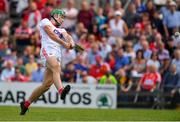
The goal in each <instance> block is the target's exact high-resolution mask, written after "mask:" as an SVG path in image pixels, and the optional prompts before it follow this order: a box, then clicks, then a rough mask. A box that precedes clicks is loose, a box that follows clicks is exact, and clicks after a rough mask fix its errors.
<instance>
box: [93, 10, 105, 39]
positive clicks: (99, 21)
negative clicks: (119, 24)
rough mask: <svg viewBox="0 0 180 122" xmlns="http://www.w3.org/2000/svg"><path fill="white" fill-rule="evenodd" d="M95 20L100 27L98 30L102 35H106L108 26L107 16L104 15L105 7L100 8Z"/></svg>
mask: <svg viewBox="0 0 180 122" xmlns="http://www.w3.org/2000/svg"><path fill="white" fill-rule="evenodd" d="M95 21H96V24H97V27H98V31H99V32H100V35H101V36H105V34H106V33H105V29H106V27H107V18H106V17H105V16H104V15H103V8H98V12H97V16H96V17H95Z"/></svg>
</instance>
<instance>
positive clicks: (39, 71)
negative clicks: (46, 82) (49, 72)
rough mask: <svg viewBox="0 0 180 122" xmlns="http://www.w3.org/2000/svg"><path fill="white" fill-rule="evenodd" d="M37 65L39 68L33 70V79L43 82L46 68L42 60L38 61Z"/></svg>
mask: <svg viewBox="0 0 180 122" xmlns="http://www.w3.org/2000/svg"><path fill="white" fill-rule="evenodd" d="M37 66H38V68H37V69H36V70H34V71H32V75H31V81H34V82H43V77H44V74H43V73H44V70H45V69H44V68H42V65H41V62H40V60H38V61H37Z"/></svg>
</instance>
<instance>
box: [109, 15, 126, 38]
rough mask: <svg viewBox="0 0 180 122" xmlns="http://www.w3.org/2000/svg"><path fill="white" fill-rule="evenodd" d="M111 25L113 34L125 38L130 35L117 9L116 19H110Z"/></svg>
mask: <svg viewBox="0 0 180 122" xmlns="http://www.w3.org/2000/svg"><path fill="white" fill-rule="evenodd" d="M109 26H110V28H111V29H112V36H115V37H120V38H123V37H125V36H127V35H128V27H127V24H126V22H125V21H124V20H123V19H122V13H121V12H120V11H115V13H114V19H112V20H110V22H109Z"/></svg>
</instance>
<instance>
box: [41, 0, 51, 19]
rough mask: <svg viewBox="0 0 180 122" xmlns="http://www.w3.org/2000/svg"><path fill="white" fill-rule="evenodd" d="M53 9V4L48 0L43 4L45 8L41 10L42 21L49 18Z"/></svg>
mask: <svg viewBox="0 0 180 122" xmlns="http://www.w3.org/2000/svg"><path fill="white" fill-rule="evenodd" d="M53 7H54V4H53V3H52V2H51V1H50V0H48V1H47V2H46V4H45V7H43V8H42V9H41V15H42V19H44V18H50V13H51V11H52V10H53Z"/></svg>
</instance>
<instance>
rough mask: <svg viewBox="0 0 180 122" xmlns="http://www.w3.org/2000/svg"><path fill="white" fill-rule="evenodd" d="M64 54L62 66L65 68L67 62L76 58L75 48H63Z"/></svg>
mask: <svg viewBox="0 0 180 122" xmlns="http://www.w3.org/2000/svg"><path fill="white" fill-rule="evenodd" d="M62 54H63V59H62V68H65V66H66V64H68V63H69V62H72V61H73V60H75V58H76V52H75V50H69V49H63V51H62Z"/></svg>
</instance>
